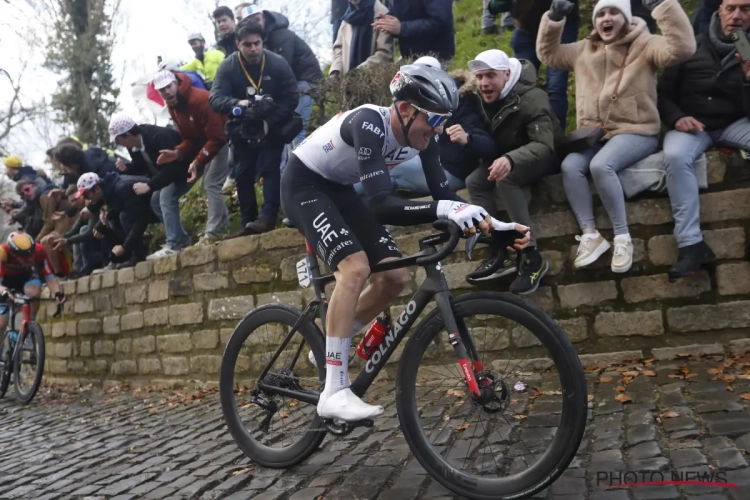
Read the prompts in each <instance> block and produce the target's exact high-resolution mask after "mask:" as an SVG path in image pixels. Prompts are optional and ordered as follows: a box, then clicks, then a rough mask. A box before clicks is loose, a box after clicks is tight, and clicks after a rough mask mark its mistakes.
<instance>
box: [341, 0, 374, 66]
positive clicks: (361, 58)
mask: <svg viewBox="0 0 750 500" xmlns="http://www.w3.org/2000/svg"><path fill="white" fill-rule="evenodd" d="M374 6H375V0H360V1H359V3H358V5H354V4H353V3H352V2H349V8H348V9H347V10H346V13H345V14H344V17H343V21H344V22H345V23H348V24H350V25H351V27H352V48H351V52H350V53H349V67H350V68H352V69H354V68H356V67H357V66H359V65H360V64H362V63H363V62H365V61H366V60H367V58H368V57H370V56H371V55H372V21H373V19H374V17H375V13H374Z"/></svg>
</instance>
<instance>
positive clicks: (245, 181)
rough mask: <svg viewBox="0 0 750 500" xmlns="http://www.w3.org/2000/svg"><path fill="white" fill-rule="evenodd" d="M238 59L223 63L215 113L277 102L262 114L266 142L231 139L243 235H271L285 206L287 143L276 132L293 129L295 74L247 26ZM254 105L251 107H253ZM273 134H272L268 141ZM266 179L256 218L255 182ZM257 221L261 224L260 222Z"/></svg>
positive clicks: (257, 30)
mask: <svg viewBox="0 0 750 500" xmlns="http://www.w3.org/2000/svg"><path fill="white" fill-rule="evenodd" d="M237 43H238V51H237V54H234V55H232V56H231V57H228V58H226V59H224V61H223V62H222V63H221V66H219V69H218V71H217V72H216V78H215V80H214V84H213V86H212V87H211V95H210V98H209V102H210V104H211V109H213V110H214V111H215V112H217V113H223V114H225V115H228V114H230V113H231V111H232V109H233V108H235V107H239V108H243V109H247V108H250V107H251V105H252V109H257V110H259V109H261V108H262V107H265V106H264V104H265V102H267V101H265V100H264V101H263V104H261V102H260V100H259V98H260V96H264V97H271V98H272V99H273V103H274V104H273V106H272V107H271V108H272V109H270V110H267V111H263V112H262V113H261V114H262V116H257V118H260V119H262V120H263V131H262V135H263V137H262V140H261V141H260V142H259V143H256V144H251V143H250V142H248V141H247V140H243V139H242V138H241V137H238V136H237V135H236V134H235V136H233V137H230V140H231V141H232V143H233V145H234V148H235V156H236V157H237V159H238V165H237V167H236V168H235V177H236V180H237V198H238V200H239V203H240V211H241V213H242V225H243V228H244V229H243V230H242V232H241V233H240V234H258V233H263V232H266V231H270V230H272V229H273V228H274V227H275V226H276V218H277V216H278V213H279V207H280V206H281V199H280V197H281V194H280V187H281V185H280V182H281V172H280V163H281V154H282V150H283V149H284V143H283V141H281V140H279V139H277V138H276V137H275V135H274V132H275V131H277V130H278V129H279V128H280V127H284V126H285V125H287V124H288V123H289V121H290V120H291V119H292V117H293V114H294V109H295V108H296V107H297V104H298V101H299V96H298V91H297V82H296V80H295V78H294V73H292V69H291V68H290V67H289V64H287V62H286V60H284V58H283V57H281V56H279V55H277V54H274V53H273V52H271V51H269V50H264V48H263V28H262V27H260V26H259V25H258V24H257V23H252V22H243V23H242V24H241V26H240V29H239V30H238V33H237ZM251 100H252V102H251ZM269 132H271V134H270V135H269ZM256 176H257V177H262V178H263V207H262V210H261V214H260V217H258V205H257V200H256V198H255V181H256ZM256 219H257V220H256Z"/></svg>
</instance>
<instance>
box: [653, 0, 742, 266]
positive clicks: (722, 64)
mask: <svg viewBox="0 0 750 500" xmlns="http://www.w3.org/2000/svg"><path fill="white" fill-rule="evenodd" d="M748 30H750V0H723V2H722V3H721V6H720V7H719V10H718V12H716V13H715V14H714V15H713V17H712V19H711V24H710V27H709V30H708V32H706V33H702V34H700V35H698V37H697V38H696V45H697V47H698V48H697V50H696V51H695V54H694V55H693V56H692V57H690V59H688V60H687V61H685V62H683V63H682V64H680V65H678V66H672V67H670V68H667V69H666V70H665V71H664V74H663V75H662V77H661V79H660V80H659V86H658V89H657V92H658V107H659V114H660V116H661V121H662V122H664V124H665V125H667V126H668V127H669V128H670V129H671V130H669V132H667V134H666V135H665V136H664V162H665V167H666V172H667V190H668V191H669V199H670V202H671V203H672V213H673V214H674V220H675V228H674V236H675V240H676V241H677V247H678V249H679V258H678V260H677V263H676V264H675V265H674V266H672V267H671V268H670V269H669V271H668V274H669V277H670V279H677V278H684V277H686V276H690V275H692V274H694V273H696V272H697V271H698V270H700V268H701V267H702V266H703V265H704V264H709V263H710V262H712V261H713V260H714V259H715V258H716V257H715V256H714V253H713V252H712V251H711V249H710V248H709V246H708V245H707V244H706V243H705V241H703V235H702V234H701V227H700V198H699V196H698V182H697V181H696V178H695V169H694V168H693V162H694V161H695V159H696V158H698V157H699V156H700V155H701V154H702V153H703V152H704V151H706V150H707V149H709V148H711V147H714V146H721V147H727V148H737V149H745V150H747V149H750V54H749V53H748V50H747V49H746V47H747V44H748V43H747V31H748ZM738 49H739V50H738ZM743 54H744V56H743Z"/></svg>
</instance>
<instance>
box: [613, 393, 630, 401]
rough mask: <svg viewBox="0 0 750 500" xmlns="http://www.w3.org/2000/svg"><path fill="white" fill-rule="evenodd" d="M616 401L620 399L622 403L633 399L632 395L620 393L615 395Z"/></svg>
mask: <svg viewBox="0 0 750 500" xmlns="http://www.w3.org/2000/svg"><path fill="white" fill-rule="evenodd" d="M615 401H619V402H620V403H629V402H630V401H632V399H630V396H627V395H625V394H618V395H617V396H615Z"/></svg>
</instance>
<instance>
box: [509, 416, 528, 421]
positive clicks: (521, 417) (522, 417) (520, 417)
mask: <svg viewBox="0 0 750 500" xmlns="http://www.w3.org/2000/svg"><path fill="white" fill-rule="evenodd" d="M513 418H515V419H516V420H523V419H524V418H529V417H527V416H526V415H515V416H514V417H513Z"/></svg>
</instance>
